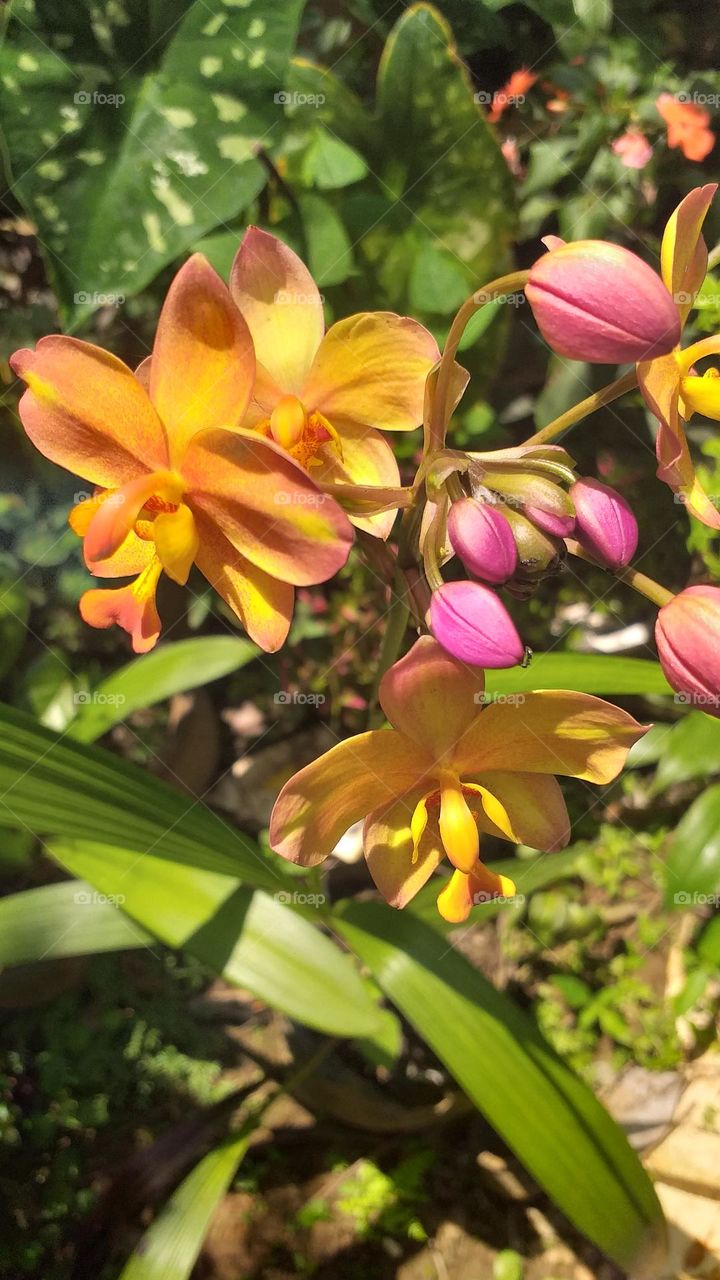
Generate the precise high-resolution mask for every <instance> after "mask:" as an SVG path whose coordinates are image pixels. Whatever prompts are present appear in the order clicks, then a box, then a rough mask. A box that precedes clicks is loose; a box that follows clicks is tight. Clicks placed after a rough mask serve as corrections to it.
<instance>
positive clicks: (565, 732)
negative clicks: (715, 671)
mask: <svg viewBox="0 0 720 1280" xmlns="http://www.w3.org/2000/svg"><path fill="white" fill-rule="evenodd" d="M643 733H645V727H644V726H643V725H640V724H638V723H637V721H636V720H634V719H633V717H632V716H630V715H628V714H627V712H626V711H621V710H620V708H619V707H614V706H612V705H611V704H610V703H609V702H603V700H602V699H601V698H595V697H592V696H591V695H590V694H586V693H571V692H568V691H567V690H543V691H542V692H535V693H526V694H524V695H523V701H522V702H515V703H513V704H510V703H503V702H495V703H493V704H492V705H491V706H489V707H486V708H485V710H484V711H483V712H482V714H481V715H480V716H478V718H477V720H476V721H475V723H474V724H473V725H472V726H471V728H470V729H468V730H467V732H466V733H465V735H464V737H463V738H462V740H461V741H460V742H459V744H458V747H457V749H456V751H455V753H454V757H453V760H452V765H453V768H455V769H456V771H457V773H458V774H459V776H460V777H461V778H467V777H470V778H471V777H473V776H478V775H480V774H483V775H484V774H485V773H487V772H489V771H494V770H501V771H505V770H511V771H513V772H516V771H518V770H520V771H527V772H530V773H560V774H567V775H568V776H569V777H574V778H584V779H585V780H586V781H588V782H600V783H603V782H611V781H612V780H613V778H615V777H617V775H618V773H619V772H620V770H621V769H622V767H623V765H624V763H625V758H626V756H627V753H628V751H629V750H630V747H631V746H632V745H633V743H634V742H637V740H638V738H641V737H642V735H643Z"/></svg>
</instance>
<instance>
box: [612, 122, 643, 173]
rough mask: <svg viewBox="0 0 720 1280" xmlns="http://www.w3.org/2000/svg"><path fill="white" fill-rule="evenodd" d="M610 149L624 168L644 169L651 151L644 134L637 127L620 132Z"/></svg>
mask: <svg viewBox="0 0 720 1280" xmlns="http://www.w3.org/2000/svg"><path fill="white" fill-rule="evenodd" d="M612 150H613V154H614V155H616V156H618V157H619V159H620V161H621V163H622V164H624V165H625V168H626V169H644V168H645V165H646V164H647V162H648V160H651V159H652V153H653V149H652V147H651V145H650V143H649V142H648V140H647V138H646V137H645V134H644V133H641V132H640V130H639V129H628V130H627V131H626V132H625V133H623V134H621V135H620V137H619V138H616V139H615V141H614V142H613V144H612Z"/></svg>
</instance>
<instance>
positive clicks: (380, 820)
mask: <svg viewBox="0 0 720 1280" xmlns="http://www.w3.org/2000/svg"><path fill="white" fill-rule="evenodd" d="M422 795H423V790H422V788H419V789H416V790H415V791H411V792H408V793H407V794H406V795H404V796H401V797H400V798H399V799H398V800H392V801H391V802H390V804H389V805H386V806H385V807H384V808H380V809H376V810H375V812H374V813H371V814H370V815H369V817H368V818H367V820H366V823H365V830H364V839H363V843H364V847H365V858H366V860H367V864H368V869H369V871H370V875H371V876H372V878H373V880H374V881H375V884H376V885H377V887H378V889H379V890H380V892H381V894H382V895H383V897H384V899H385V901H386V902H388V903H389V904H390V906H391V907H404V906H405V904H406V903H408V902H409V901H410V899H411V898H414V897H415V894H416V893H417V892H418V890H419V889H422V887H423V885H424V884H425V883H426V882H427V881H428V880H429V879H430V876H431V875H432V873H433V871H434V870H435V868H436V867H437V865H438V863H439V862H440V861H441V860H442V858H443V857H444V850H443V847H442V844H441V843H440V835H439V832H438V825H437V814H435V815H434V821H430V822H429V823H428V825H427V826H426V828H425V832H424V834H423V835H422V836H421V838H420V840H419V842H418V846H417V849H415V846H414V841H413V835H412V830H411V819H412V815H413V812H414V806H415V805H416V804H417V803H418V801H419V800H421V799H422Z"/></svg>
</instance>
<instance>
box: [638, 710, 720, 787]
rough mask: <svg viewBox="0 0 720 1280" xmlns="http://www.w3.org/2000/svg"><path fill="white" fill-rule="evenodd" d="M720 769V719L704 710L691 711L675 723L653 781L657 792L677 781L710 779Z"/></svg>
mask: <svg viewBox="0 0 720 1280" xmlns="http://www.w3.org/2000/svg"><path fill="white" fill-rule="evenodd" d="M718 770H720V720H716V719H715V718H714V717H713V716H708V715H706V714H705V712H704V711H690V712H689V714H688V715H686V716H685V718H684V719H683V720H680V721H679V723H678V724H676V725H673V727H672V729H671V730H670V731H669V732H668V734H667V736H666V738H665V740H664V748H663V753H662V758H661V760H660V764H659V765H658V770H657V773H656V775H655V780H654V782H653V791H654V792H658V791H664V790H665V788H666V787H670V786H672V785H673V783H676V782H687V781H688V780H689V779H690V778H707V777H708V776H709V775H710V774H711V773H717V772H718Z"/></svg>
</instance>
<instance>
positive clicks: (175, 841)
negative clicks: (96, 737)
mask: <svg viewBox="0 0 720 1280" xmlns="http://www.w3.org/2000/svg"><path fill="white" fill-rule="evenodd" d="M0 824H1V825H3V826H13V827H19V828H21V829H26V830H29V831H32V832H34V833H35V834H36V835H39V836H61V837H63V838H69V839H72V840H75V839H77V840H97V841H99V842H101V843H102V842H106V843H108V844H116V845H118V846H120V847H122V848H123V849H126V850H127V849H134V850H135V851H136V854H143V853H144V852H145V851H149V850H152V852H153V854H154V855H156V856H157V857H159V858H163V859H169V860H171V861H172V862H174V863H175V862H177V863H183V864H185V865H189V866H192V867H201V868H204V869H206V870H210V871H217V872H221V873H223V874H225V875H230V876H240V877H242V879H243V880H245V881H246V882H247V883H248V884H253V885H256V886H258V887H260V888H266V889H269V890H270V891H271V892H273V891H275V890H276V889H279V888H282V887H284V885H285V884H286V880H285V879H284V878H283V877H282V876H281V875H280V873H279V872H278V871H277V870H276V867H275V864H274V862H273V861H272V860H271V859H270V857H268V856H265V855H263V854H262V853H261V851H260V850H259V849H258V847H257V845H256V844H255V843H254V841H252V840H251V839H250V838H249V837H248V836H246V835H244V834H243V833H242V832H240V831H238V830H236V829H235V828H234V827H231V826H229V825H228V823H226V822H224V821H223V820H222V818H220V817H218V815H217V814H215V813H213V812H212V810H210V809H208V808H207V807H206V806H205V805H204V804H203V803H202V802H201V801H192V800H189V799H188V797H187V796H184V795H180V794H179V792H177V791H173V790H172V788H171V787H169V786H167V785H166V783H164V782H161V781H160V780H159V779H158V778H153V777H152V776H151V775H149V774H148V773H147V772H146V771H145V770H143V769H140V768H138V767H137V766H135V765H131V764H128V763H127V762H126V761H124V760H119V759H118V758H117V757H116V756H113V755H111V754H110V753H109V752H108V751H104V750H102V748H100V747H95V746H93V747H90V746H85V745H83V744H81V743H73V742H70V740H69V738H68V737H65V738H59V737H58V736H57V735H56V734H54V733H52V732H50V731H49V730H47V729H43V728H41V727H40V726H39V725H38V724H36V723H35V721H34V720H32V719H31V718H30V717H29V716H27V715H24V714H23V713H22V712H20V711H16V710H15V709H14V708H12V707H7V706H3V705H2V704H0Z"/></svg>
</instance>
